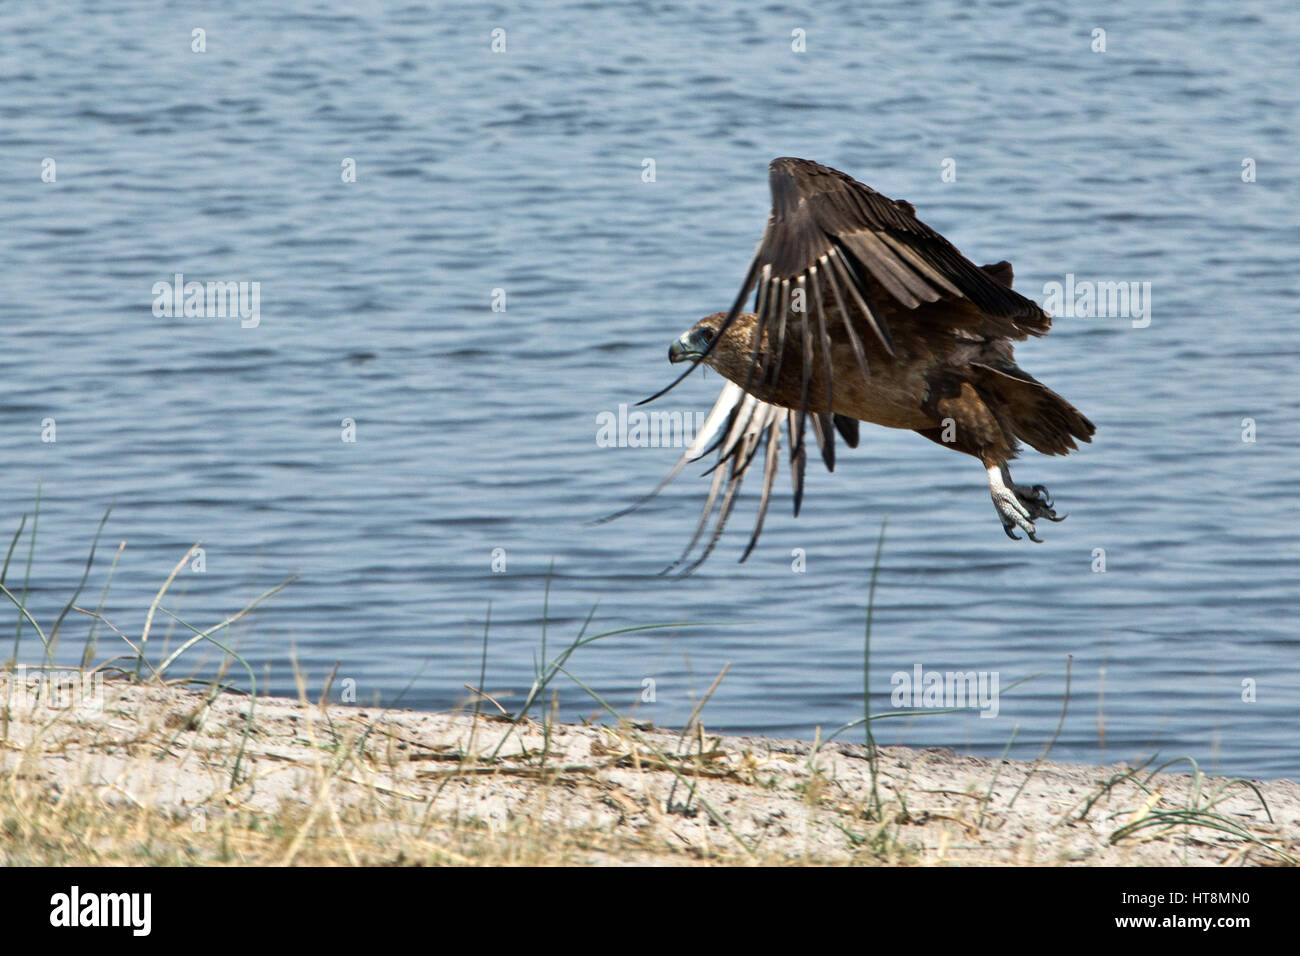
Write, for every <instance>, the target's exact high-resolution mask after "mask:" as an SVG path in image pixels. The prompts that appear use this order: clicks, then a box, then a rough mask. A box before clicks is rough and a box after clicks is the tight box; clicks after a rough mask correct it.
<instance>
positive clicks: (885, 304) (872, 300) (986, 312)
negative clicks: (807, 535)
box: [642, 157, 1051, 567]
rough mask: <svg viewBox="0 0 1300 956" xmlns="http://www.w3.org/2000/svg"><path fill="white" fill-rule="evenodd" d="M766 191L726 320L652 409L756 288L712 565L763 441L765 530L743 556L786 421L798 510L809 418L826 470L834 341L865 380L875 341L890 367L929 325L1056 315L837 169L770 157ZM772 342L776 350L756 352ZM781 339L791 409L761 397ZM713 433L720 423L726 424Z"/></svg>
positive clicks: (966, 327) (1005, 331) (1022, 331)
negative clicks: (818, 398)
mask: <svg viewBox="0 0 1300 956" xmlns="http://www.w3.org/2000/svg"><path fill="white" fill-rule="evenodd" d="M769 183H770V186H771V190H772V213H771V216H770V218H769V219H768V223H767V228H766V230H765V231H764V233H763V238H762V241H761V242H760V243H759V245H758V249H757V250H756V252H755V254H754V258H753V261H752V262H751V263H750V266H749V269H748V271H747V273H746V275H745V280H744V282H743V283H742V284H741V288H740V292H739V294H738V295H737V296H736V299H735V301H734V302H733V304H732V306H731V309H730V311H729V312H728V313H727V317H726V319H725V320H724V321H723V323H722V325H721V327H720V328H719V329H718V330H717V334H716V335H715V336H714V337H713V339H712V341H711V343H710V345H709V347H708V349H707V350H706V351H705V353H704V355H703V356H701V357H699V358H696V359H695V360H694V361H693V363H692V365H691V367H690V368H688V369H687V370H686V371H685V372H684V373H682V375H680V376H678V378H677V379H675V380H674V381H673V382H672V383H671V384H670V385H669V386H668V387H667V388H665V389H663V390H661V391H660V392H658V393H656V394H655V395H652V396H651V397H650V398H647V399H645V400H644V401H645V402H648V401H651V400H653V399H655V398H658V397H659V396H660V395H663V394H664V393H665V392H667V391H668V390H669V389H671V388H673V387H674V386H675V385H677V384H678V382H680V381H681V380H682V379H683V378H685V377H686V375H689V374H690V372H691V371H693V370H694V368H695V366H696V365H698V364H699V363H700V362H701V361H703V360H704V358H706V357H707V356H708V354H709V352H711V351H712V350H713V349H714V348H716V347H717V345H718V343H719V342H721V341H723V338H724V332H725V331H726V330H727V329H728V328H729V327H730V326H731V324H732V323H733V322H734V321H735V320H736V317H737V316H738V315H739V314H740V313H741V312H742V311H743V306H744V303H745V300H746V299H747V298H748V296H749V295H750V293H751V292H753V293H754V303H755V304H754V312H755V314H756V315H757V320H756V321H755V323H754V326H753V332H752V340H751V343H752V355H751V363H750V365H751V367H750V372H749V380H748V381H747V382H745V383H744V385H743V386H742V387H740V388H737V387H736V386H735V385H728V387H727V388H724V389H723V393H722V395H721V396H720V397H719V400H718V404H715V406H714V410H713V413H711V414H710V416H709V419H710V421H712V420H713V419H714V418H715V417H716V416H717V415H718V412H719V407H720V406H721V405H723V404H724V403H727V404H729V406H730V410H729V411H728V412H727V415H728V416H729V417H728V418H727V419H726V421H727V427H726V429H725V430H723V431H722V437H721V438H720V439H719V440H718V443H717V447H718V448H719V461H718V463H717V464H716V465H715V466H714V468H715V469H718V471H717V474H715V476H714V480H713V485H712V487H711V488H710V491H709V498H708V501H707V503H706V506H705V514H704V516H702V519H701V525H700V528H699V529H697V532H696V537H695V538H694V539H693V540H692V542H691V547H693V546H694V544H695V542H696V541H698V539H699V536H700V534H701V533H702V531H703V528H704V526H705V524H706V523H707V517H708V515H709V513H710V512H711V511H712V508H713V506H714V504H715V502H716V501H717V499H718V495H719V493H720V491H721V487H722V480H723V476H724V472H723V471H722V469H721V466H722V465H723V464H724V463H729V469H728V471H727V472H726V474H729V475H730V478H729V480H728V481H727V487H726V491H725V493H723V497H722V502H721V507H720V511H719V513H718V520H717V524H716V526H715V531H714V534H713V536H712V539H711V540H710V542H709V544H708V546H707V547H706V550H705V556H707V554H708V552H709V551H710V550H711V549H712V547H713V543H714V542H715V541H716V540H717V536H718V534H720V533H721V529H722V525H723V523H725V521H726V518H727V516H728V515H729V514H730V512H731V508H732V507H733V505H734V501H735V492H736V490H737V489H738V488H739V486H740V481H741V480H742V479H743V477H744V473H745V471H746V469H747V468H748V467H749V465H750V463H751V461H752V460H753V459H754V457H755V455H756V453H757V450H758V447H759V445H760V444H763V445H765V447H766V455H765V459H764V460H765V469H764V489H763V498H762V500H761V502H760V505H759V517H758V522H757V526H756V527H755V529H754V534H753V535H752V536H751V538H750V544H749V549H752V548H753V546H754V542H755V540H756V539H757V537H758V532H759V531H760V530H761V528H762V523H763V516H764V514H765V512H766V508H767V503H768V497H769V493H770V491H771V486H772V479H773V477H774V475H775V471H776V462H777V451H776V448H777V445H778V444H779V438H778V433H779V425H780V421H781V419H783V418H784V419H785V420H786V422H787V426H788V438H789V442H790V456H791V466H792V469H791V470H792V477H793V480H794V489H795V513H796V514H797V513H798V507H799V502H800V499H801V497H802V489H803V470H804V461H805V453H804V444H803V442H804V434H805V426H806V424H807V420H808V419H810V418H811V419H812V421H813V427H814V432H815V434H816V437H817V439H818V442H819V444H820V445H821V450H822V456H823V458H824V459H825V461H826V463H827V465H828V467H831V468H833V467H834V435H833V429H832V422H833V421H834V424H835V425H840V421H839V419H840V418H841V416H834V418H832V416H830V415H816V414H809V411H808V408H809V403H808V389H809V385H810V382H811V380H812V378H813V368H814V364H813V363H814V362H817V363H819V364H820V365H822V367H823V375H822V379H823V381H824V384H825V389H826V401H825V404H824V405H823V406H822V407H824V408H833V407H834V401H833V398H832V396H833V393H834V385H833V372H832V361H831V339H832V336H833V335H834V336H836V337H837V338H839V339H840V340H841V341H846V342H847V343H848V344H849V345H850V346H851V348H852V352H853V354H854V356H855V358H856V364H857V367H858V368H857V370H858V372H859V373H860V374H861V375H862V376H863V377H864V378H870V368H869V364H868V356H867V349H866V347H864V343H871V344H872V348H871V351H872V352H874V353H876V355H877V356H880V357H882V360H884V361H892V360H893V357H894V355H895V337H897V336H900V335H908V334H914V333H915V332H917V331H919V330H920V329H921V328H922V327H923V326H930V327H947V328H951V329H954V330H956V329H960V330H963V331H964V332H966V333H969V334H972V335H977V336H980V337H994V336H998V337H1002V336H1005V337H1007V338H1012V339H1024V338H1026V337H1027V336H1030V335H1044V334H1046V333H1047V331H1048V330H1049V329H1050V328H1051V317H1050V316H1049V315H1048V314H1047V313H1046V312H1044V311H1043V310H1042V309H1041V308H1040V307H1039V306H1038V305H1037V304H1036V303H1035V302H1033V301H1032V300H1030V299H1027V298H1025V297H1024V296H1022V295H1019V294H1018V293H1016V292H1013V291H1012V290H1011V288H1010V282H1009V271H1010V267H1009V266H1008V265H1007V264H1005V263H999V264H998V265H997V266H991V267H985V268H980V267H979V266H977V265H975V264H974V263H973V262H971V261H970V260H969V259H967V258H966V257H965V256H963V255H962V254H961V253H960V252H959V251H958V250H957V248H956V247H955V246H953V244H952V243H950V242H949V241H948V240H947V239H945V238H944V237H943V236H941V235H939V233H937V232H935V231H934V230H933V229H931V228H930V227H929V226H927V225H926V224H925V223H923V222H921V221H920V220H919V219H917V218H916V210H915V209H914V208H913V206H912V205H911V204H910V203H907V202H903V201H901V200H893V199H889V198H888V197H886V196H883V195H881V194H880V193H878V192H876V191H875V190H874V189H871V188H870V187H869V186H865V185H863V184H862V183H860V182H858V181H857V180H855V179H853V178H852V177H850V176H848V175H845V174H844V173H841V172H839V171H838V170H835V169H831V168H830V167H828V166H822V165H821V164H820V163H815V162H812V161H810V160H806V159H794V158H791V157H782V158H780V159H774V160H773V161H772V163H771V165H770V166H769ZM1004 273H1005V275H1004ZM796 302H798V303H800V306H801V307H800V306H796V305H795V303H796ZM789 337H793V338H789ZM765 338H766V339H768V340H770V341H771V342H772V343H773V345H774V347H773V348H769V349H762V348H760V344H761V343H762V342H764V340H765ZM787 341H790V342H791V343H792V344H793V345H794V346H795V348H796V350H797V354H798V355H799V358H800V360H801V365H802V369H801V381H802V390H801V401H800V403H799V407H798V408H794V409H787V408H781V407H777V406H774V405H769V404H767V403H765V402H763V401H761V400H760V398H758V397H755V396H765V395H770V392H768V391H767V389H768V388H769V387H771V386H772V385H774V383H776V382H777V381H778V380H779V378H780V365H781V361H782V357H783V356H784V355H785V354H786V352H787ZM733 390H734V391H733ZM642 404H644V402H643V403H642ZM850 421H852V420H845V421H844V424H843V426H841V432H842V434H845V437H846V440H848V435H847V432H845V430H844V429H845V428H848V427H850V426H849V425H848V422H850ZM715 427H717V428H721V420H719V421H718V424H717V426H715ZM852 427H853V429H854V439H855V440H853V441H850V442H849V443H850V445H853V444H856V422H853V423H852ZM710 450H712V449H710ZM707 453H708V451H704V452H699V451H698V450H697V451H696V452H695V453H694V454H692V453H691V452H688V454H687V456H685V457H684V458H683V460H682V461H681V462H679V463H678V464H677V467H676V468H674V470H673V472H672V473H671V474H670V475H669V476H668V478H667V479H665V483H666V482H667V481H668V480H671V479H672V477H674V476H675V475H676V474H677V473H678V472H679V471H680V470H681V468H682V467H683V466H684V465H685V463H686V461H688V460H691V458H692V457H697V456H698V455H700V454H707ZM660 487H661V488H662V485H661V486H660ZM658 490H659V489H656V492H657V491H658ZM653 494H654V493H652V495H653ZM749 549H747V550H746V552H745V554H746V556H747V555H748V554H749ZM689 551H690V548H688V549H687V553H689ZM683 558H685V555H683ZM700 560H703V558H701V559H700ZM742 560H744V559H743V558H742ZM679 563H680V562H679ZM698 563H699V562H698V561H697V562H696V564H698ZM692 567H694V565H692Z"/></svg>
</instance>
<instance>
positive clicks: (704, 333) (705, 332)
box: [700, 325, 716, 345]
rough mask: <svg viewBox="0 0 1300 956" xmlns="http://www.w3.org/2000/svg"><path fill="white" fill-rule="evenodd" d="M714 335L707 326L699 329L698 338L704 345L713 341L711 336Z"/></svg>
mask: <svg viewBox="0 0 1300 956" xmlns="http://www.w3.org/2000/svg"><path fill="white" fill-rule="evenodd" d="M715 334H716V333H714V331H713V329H712V328H710V327H709V326H707V325H704V326H701V327H700V338H701V339H703V340H704V342H705V344H706V345H707V344H708V343H709V342H712V341H713V336H714V335H715Z"/></svg>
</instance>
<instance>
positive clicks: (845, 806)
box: [0, 673, 1300, 866]
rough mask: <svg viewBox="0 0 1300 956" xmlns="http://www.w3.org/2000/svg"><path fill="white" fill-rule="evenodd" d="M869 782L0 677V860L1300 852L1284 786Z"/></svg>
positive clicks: (379, 716) (872, 860) (1158, 859)
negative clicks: (45, 696) (55, 690)
mask: <svg viewBox="0 0 1300 956" xmlns="http://www.w3.org/2000/svg"><path fill="white" fill-rule="evenodd" d="M28 690H29V691H30V687H29V688H28ZM250 705H252V706H250ZM250 710H251V717H250ZM494 755H495V756H494ZM1181 766H1187V765H1186V764H1182V765H1181ZM875 771H876V772H875V781H874V786H873V777H872V764H871V761H870V760H869V759H868V755H867V753H866V750H865V749H864V748H863V747H861V746H855V745H847V744H840V743H838V742H833V743H831V744H828V745H826V746H823V747H821V748H814V746H813V745H812V744H811V743H809V742H807V741H796V740H776V739H765V738H736V737H719V736H714V735H711V734H709V733H708V732H707V730H700V729H698V728H697V730H696V731H695V732H694V733H692V734H689V735H687V736H684V737H683V736H682V735H679V734H673V733H666V732H662V731H658V730H654V729H650V728H643V727H631V726H624V727H621V728H606V727H596V726H575V725H560V724H556V725H553V726H551V727H550V728H545V727H543V726H542V725H540V724H536V723H533V722H531V721H529V722H525V723H522V724H518V725H513V724H512V723H511V722H510V721H508V720H506V719H504V718H501V717H496V718H485V717H480V718H475V717H473V716H470V715H458V716H453V715H445V714H425V713H415V712H410V711H383V710H380V709H376V708H365V707H345V706H340V705H328V706H324V707H322V706H319V705H317V704H314V703H310V704H309V703H302V702H298V701H294V700H285V699H266V698H262V699H258V700H257V701H256V702H255V704H253V702H250V700H249V698H247V697H245V696H241V695H237V694H232V693H221V694H217V695H215V696H214V695H213V694H212V693H211V692H210V691H208V690H207V689H187V688H183V687H177V686H169V687H163V686H140V685H134V684H130V683H127V682H116V681H114V682H108V683H106V684H104V685H103V694H102V706H99V707H98V708H96V707H87V706H80V705H77V706H70V707H67V708H63V709H58V708H54V707H50V706H47V705H46V704H44V703H42V702H41V701H39V700H33V698H32V695H31V693H30V692H28V693H24V692H23V688H22V687H21V686H20V685H19V681H18V680H17V679H16V678H15V677H14V676H13V675H5V674H3V673H0V832H4V833H5V835H6V839H5V840H0V863H3V864H6V865H25V864H42V863H43V864H63V863H86V864H97V863H104V864H116V863H141V864H145V863H148V864H158V863H195V864H214V863H234V864H262V863H266V864H273V863H274V864H278V863H310V864H328V863H339V864H349V863H352V864H356V863H361V864H393V863H398V864H423V863H439V864H446V863H453V864H468V863H474V864H478V863H486V864H495V863H505V864H511V863H522V864H532V863H562V864H625V863H655V864H698V863H728V864H732V863H735V864H744V863H752V862H758V863H768V864H773V863H814V864H817V863H830V864H839V863H866V864H899V865H961V864H1035V865H1063V864H1071V865H1088V866H1096V865H1105V866H1114V865H1121V866H1122V865H1169V866H1180V865H1241V864H1243V863H1244V864H1261V865H1275V864H1279V863H1282V864H1285V863H1294V862H1295V861H1296V859H1297V858H1300V785H1297V784H1295V783H1292V782H1290V781H1268V782H1261V781H1254V782H1253V786H1252V785H1250V784H1248V783H1246V782H1243V781H1240V780H1237V781H1231V780H1228V779H1225V778H1212V777H1205V776H1200V777H1193V776H1189V775H1178V774H1167V773H1166V774H1159V775H1155V776H1151V768H1147V769H1144V770H1142V771H1137V772H1135V770H1134V768H1130V767H1127V766H1123V765H1114V766H1109V767H1093V766H1081V765H1069V764H1060V763H1052V762H1044V763H1042V764H1039V765H1037V766H1035V765H1034V764H1032V763H1026V762H1020V761H998V760H990V759H981V758H973V757H965V756H959V755H957V754H954V753H953V752H951V751H948V750H910V749H906V748H895V747H886V748H882V749H881V750H880V751H879V755H878V759H877V761H876V768H875ZM1261 797H1262V798H1263V800H1262V801H1261ZM1265 803H1266V804H1267V810H1266V809H1265V806H1264V804H1265ZM1270 817H1271V819H1270Z"/></svg>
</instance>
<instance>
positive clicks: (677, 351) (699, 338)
mask: <svg viewBox="0 0 1300 956" xmlns="http://www.w3.org/2000/svg"><path fill="white" fill-rule="evenodd" d="M713 334H714V333H713V329H710V328H708V327H706V326H696V327H695V328H693V329H687V330H686V331H685V332H683V333H682V334H681V335H680V336H678V337H677V338H676V339H675V340H674V341H673V344H672V345H670V346H668V361H670V362H672V363H673V364H674V365H675V364H677V363H678V362H693V361H694V360H695V359H698V358H703V357H704V351H705V349H707V348H708V347H709V343H710V342H712V341H713Z"/></svg>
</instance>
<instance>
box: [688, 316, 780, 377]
mask: <svg viewBox="0 0 1300 956" xmlns="http://www.w3.org/2000/svg"><path fill="white" fill-rule="evenodd" d="M726 318H727V313H725V312H715V313H713V314H712V315H707V316H705V317H704V318H702V319H700V321H698V322H696V323H695V324H694V325H692V326H691V327H690V328H689V329H687V330H686V331H685V332H683V333H682V334H681V335H680V336H679V337H678V338H677V339H675V340H674V341H673V344H672V345H670V346H668V361H670V362H674V363H676V362H693V361H695V360H696V359H698V358H703V359H704V364H705V365H708V366H709V367H711V368H713V369H716V370H717V371H719V372H721V373H722V374H723V375H724V376H726V377H727V378H729V379H731V380H732V381H733V382H736V381H739V382H743V381H745V379H746V377H747V376H748V374H749V367H750V362H751V359H752V358H753V355H754V343H753V340H752V339H751V336H752V335H753V333H754V322H755V320H756V318H757V317H756V316H755V315H754V314H753V313H751V312H742V313H741V314H740V315H738V316H736V318H735V320H734V321H733V322H732V323H731V325H730V326H728V327H727V331H726V332H724V333H723V334H722V340H721V341H720V342H718V343H717V344H716V345H714V346H713V351H711V352H709V353H708V355H707V356H706V355H705V352H706V351H708V348H709V345H710V344H711V343H713V340H714V339H716V338H717V337H718V330H719V329H721V328H722V325H723V322H725V321H726ZM764 338H765V339H766V335H764ZM764 345H766V342H764Z"/></svg>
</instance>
